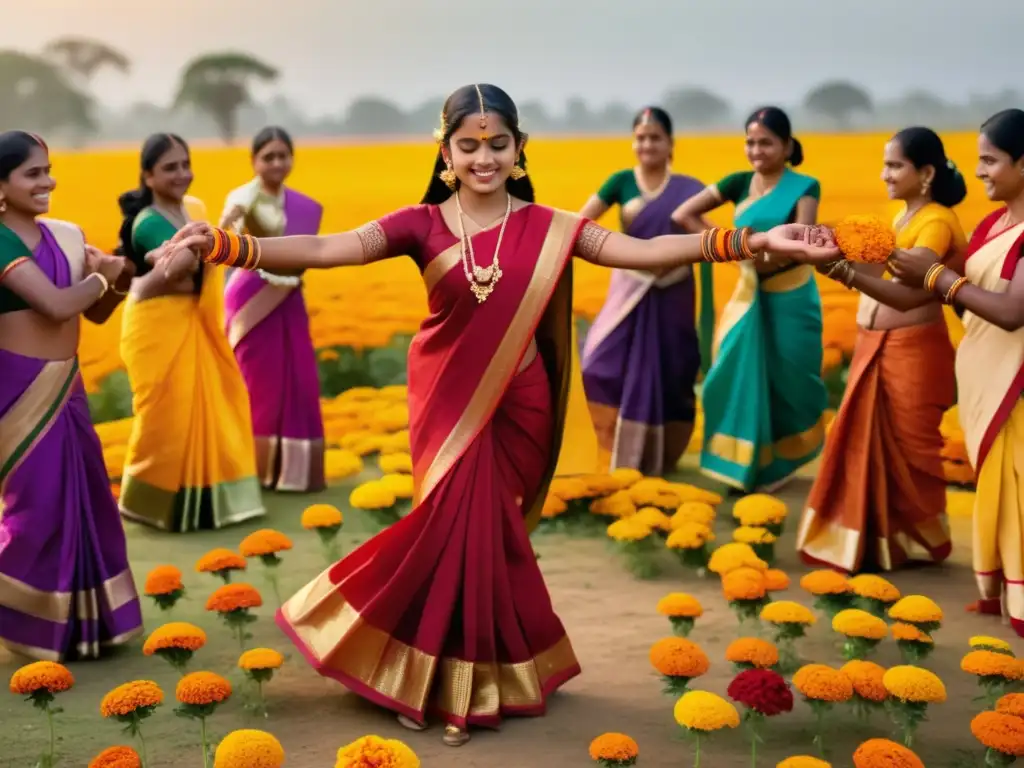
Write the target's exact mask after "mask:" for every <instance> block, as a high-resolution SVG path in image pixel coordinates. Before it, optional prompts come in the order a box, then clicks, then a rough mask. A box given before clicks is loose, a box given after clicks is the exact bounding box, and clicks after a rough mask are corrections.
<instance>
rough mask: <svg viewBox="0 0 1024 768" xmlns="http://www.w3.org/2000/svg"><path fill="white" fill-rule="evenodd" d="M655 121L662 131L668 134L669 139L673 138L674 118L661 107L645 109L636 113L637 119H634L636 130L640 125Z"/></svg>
mask: <svg viewBox="0 0 1024 768" xmlns="http://www.w3.org/2000/svg"><path fill="white" fill-rule="evenodd" d="M650 120H653V121H654V122H656V123H657V124H658V125H660V126H661V129H662V130H663V131H664V132H665V133H666V134H668V137H669V138H670V139H671V138H672V117H671V116H670V115H669V113H668V112H666V111H665V110H664V109H662V108H661V107H644V108H643V109H641V110H640V111H639V112H637V113H636V117H634V118H633V128H634V130H635V129H636V127H637V126H638V125H640V123H646V122H648V121H650Z"/></svg>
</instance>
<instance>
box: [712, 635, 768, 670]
mask: <svg viewBox="0 0 1024 768" xmlns="http://www.w3.org/2000/svg"><path fill="white" fill-rule="evenodd" d="M725 659H726V661H731V662H732V663H733V664H750V665H751V666H754V667H758V668H760V669H770V668H772V667H774V666H775V665H776V664H778V663H779V649H778V648H776V647H775V645H774V644H773V643H770V642H768V641H767V640H761V639H760V638H757V637H741V638H739V639H738V640H733V641H732V642H731V643H729V647H728V648H726V649H725Z"/></svg>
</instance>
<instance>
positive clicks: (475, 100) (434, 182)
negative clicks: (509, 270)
mask: <svg viewBox="0 0 1024 768" xmlns="http://www.w3.org/2000/svg"><path fill="white" fill-rule="evenodd" d="M481 100H482V101H483V107H484V111H485V112H493V113H495V114H496V115H498V116H499V117H501V119H502V120H504V121H505V125H507V126H508V128H509V130H510V131H512V137H513V138H514V139H515V141H516V144H517V145H520V146H521V145H522V143H523V142H524V141H525V140H526V134H525V133H523V132H522V131H521V130H520V129H519V110H518V109H517V108H516V104H515V102H514V101H512V97H511V96H509V95H508V94H507V93H505V92H504V91H503V90H501V88H499V87H498V86H496V85H489V84H488V83H480V84H479V85H464V86H462V87H461V88H459V89H458V90H456V91H454V92H453V93H452V95H451V96H449V97H448V98H447V99H446V100H445V102H444V107H442V108H441V131H440V135H439V136H437V140H438V147H437V158H436V159H435V160H434V172H433V174H432V175H431V177H430V183H429V184H428V185H427V191H426V192H425V193H424V195H423V199H422V201H421V202H423V203H426V204H428V205H439V204H440V203H443V202H444V201H445V200H447V199H448V198H449V197H451V196H452V191H451V190H450V189H448V186H447V185H446V184H445V183H444V182H443V181H441V179H440V178H439V177H438V174H440V173H441V172H442V171H443V170H445V167H446V166H445V162H444V156H443V155H442V154H441V149H442V147H444V146H446V145H447V144H448V143H449V141H450V140H451V137H452V134H453V133H455V131H456V130H458V128H459V126H460V125H462V121H463V120H465V119H466V118H467V117H468V116H469V115H476V114H479V113H480V102H481ZM519 167H520V168H522V169H523V170H524V171H525V170H526V153H525V152H520V153H519ZM456 184H458V182H456ZM505 188H506V189H507V190H508V193H509V194H510V195H512V196H513V197H518V198H519V199H520V200H525V201H526V202H528V203H532V202H533V201H534V193H533V184H532V183H531V182H530V177H529V176H523V178H521V179H512V178H510V179H509V180H508V181H506V182H505Z"/></svg>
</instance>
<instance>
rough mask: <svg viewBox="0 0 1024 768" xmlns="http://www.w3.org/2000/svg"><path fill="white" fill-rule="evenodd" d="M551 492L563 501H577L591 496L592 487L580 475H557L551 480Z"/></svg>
mask: <svg viewBox="0 0 1024 768" xmlns="http://www.w3.org/2000/svg"><path fill="white" fill-rule="evenodd" d="M549 493H551V494H552V495H553V496H557V497H558V498H560V499H561V500H562V501H576V500H577V499H586V498H589V497H590V488H589V487H588V486H587V484H586V482H585V481H584V480H582V479H581V478H578V477H556V478H555V479H554V480H552V481H551V487H550V489H549Z"/></svg>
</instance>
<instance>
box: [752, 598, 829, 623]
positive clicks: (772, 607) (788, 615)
mask: <svg viewBox="0 0 1024 768" xmlns="http://www.w3.org/2000/svg"><path fill="white" fill-rule="evenodd" d="M761 620H762V621H767V622H768V623H769V624H806V625H810V624H814V623H815V622H816V621H817V620H818V619H817V617H816V616H815V615H814V613H813V612H812V611H811V609H810V608H808V607H806V606H803V605H800V603H794V602H793V601H791V600H779V601H778V602H774V603H768V605H766V606H765V607H764V608H762V609H761Z"/></svg>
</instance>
